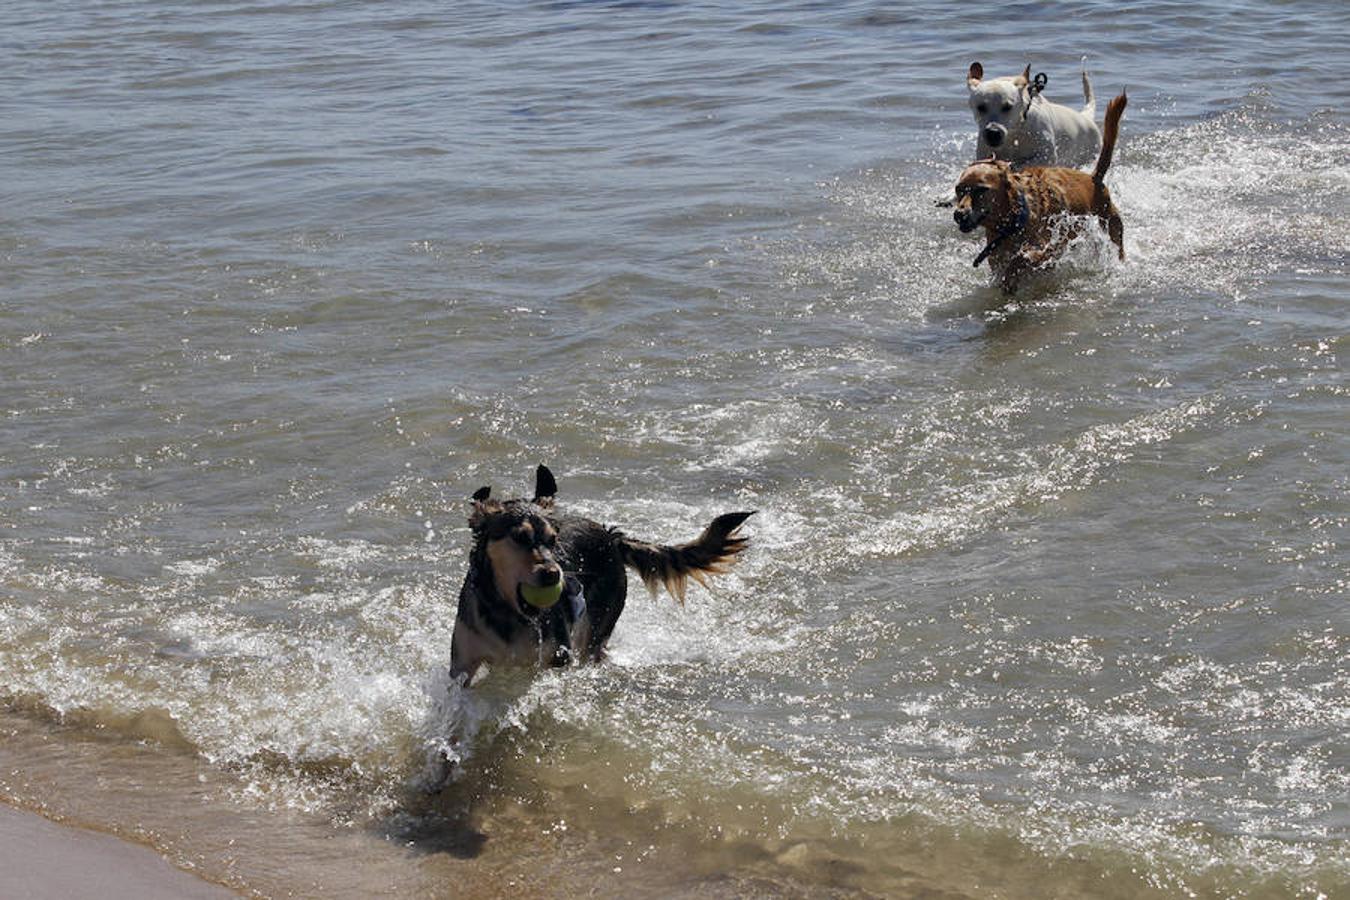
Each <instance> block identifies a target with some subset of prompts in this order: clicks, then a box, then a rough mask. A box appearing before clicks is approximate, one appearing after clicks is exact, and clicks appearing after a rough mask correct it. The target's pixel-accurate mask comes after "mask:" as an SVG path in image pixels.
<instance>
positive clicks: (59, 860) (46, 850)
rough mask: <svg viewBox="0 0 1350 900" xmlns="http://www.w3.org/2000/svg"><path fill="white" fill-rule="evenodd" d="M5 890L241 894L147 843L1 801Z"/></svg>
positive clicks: (115, 899) (49, 898)
mask: <svg viewBox="0 0 1350 900" xmlns="http://www.w3.org/2000/svg"><path fill="white" fill-rule="evenodd" d="M0 871H3V872H4V875H3V876H0V893H3V895H4V896H5V897H6V898H8V900H81V898H94V897H98V898H102V900H119V898H127V900H131V898H136V900H158V898H163V900H181V898H188V900H197V898H200V900H225V898H231V897H238V896H239V895H238V894H236V893H234V892H233V891H231V890H229V889H228V888H225V887H222V886H220V885H216V884H211V883H210V882H206V881H202V880H201V879H200V878H196V877H194V876H192V875H190V874H188V873H187V872H184V871H182V870H181V869H177V868H175V867H174V866H172V865H170V864H169V862H168V861H167V860H165V859H164V858H163V857H161V856H160V855H159V854H158V853H155V852H154V851H153V850H151V849H150V848H148V847H142V846H140V845H137V844H133V843H130V842H128V841H124V840H121V839H120V838H116V837H113V836H112V835H109V834H101V833H99V832H96V831H89V830H87V829H84V828H74V827H69V826H65V825H58V824H57V823H55V822H52V821H51V820H49V819H45V818H43V817H42V816H40V815H37V814H36V813H31V812H26V811H24V810H20V809H15V808H13V807H10V806H4V805H0Z"/></svg>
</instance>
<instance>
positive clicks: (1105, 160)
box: [1092, 91, 1129, 184]
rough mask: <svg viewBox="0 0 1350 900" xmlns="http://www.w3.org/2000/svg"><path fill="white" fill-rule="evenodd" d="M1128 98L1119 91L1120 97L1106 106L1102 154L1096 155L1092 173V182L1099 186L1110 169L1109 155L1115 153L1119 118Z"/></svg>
mask: <svg viewBox="0 0 1350 900" xmlns="http://www.w3.org/2000/svg"><path fill="white" fill-rule="evenodd" d="M1127 102H1129V98H1128V97H1126V96H1125V92H1124V91H1121V92H1120V96H1118V97H1116V98H1115V99H1114V100H1112V101H1111V102H1110V103H1108V104H1106V121H1105V122H1103V123H1102V152H1101V153H1100V154H1098V155H1097V168H1096V169H1094V170H1093V172H1092V180H1093V181H1095V182H1096V183H1097V184H1101V183H1102V182H1103V181H1104V180H1105V179H1106V170H1107V169H1109V168H1111V155H1112V154H1113V153H1115V152H1116V139H1117V138H1118V137H1120V117H1121V116H1122V115H1124V114H1125V104H1126V103H1127Z"/></svg>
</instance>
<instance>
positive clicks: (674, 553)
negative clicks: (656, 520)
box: [619, 512, 754, 603]
mask: <svg viewBox="0 0 1350 900" xmlns="http://www.w3.org/2000/svg"><path fill="white" fill-rule="evenodd" d="M753 515H754V513H753V512H734V513H726V514H725V515H721V516H718V517H717V518H716V519H713V521H712V524H711V525H709V526H708V527H707V528H705V529H704V531H703V534H701V535H699V537H698V539H697V540H694V541H690V542H689V543H687V544H679V545H677V546H673V547H670V546H661V545H657V544H648V543H645V542H643V541H635V540H633V539H632V538H629V537H624V538H623V539H622V540H620V542H619V547H620V552H621V553H622V554H623V561H624V563H625V564H626V565H627V566H629V567H630V568H632V569H633V570H634V571H636V572H637V573H638V575H639V576H640V577H641V578H642V583H643V584H645V585H647V587H648V589H649V590H651V591H652V593H655V592H656V590H657V588H660V587H664V588H665V589H666V590H667V591H668V592H669V593H670V595H671V596H672V597H674V598H675V599H676V600H678V601H680V603H684V591H685V587H686V585H687V584H688V579H690V578H692V579H694V580H695V581H697V582H698V583H699V584H701V585H703V586H704V587H707V582H706V581H704V580H703V576H705V575H720V574H721V573H723V572H725V571H727V567H728V566H730V565H731V563H732V561H733V560H735V558H736V556H737V555H738V554H739V553H740V552H741V551H742V550H744V549H745V547H746V545H747V544H749V543H750V539H749V538H746V537H741V536H740V535H737V534H736V533H735V532H736V529H737V528H740V527H741V524H742V523H743V522H744V521H745V520H746V519H748V518H750V517H751V516H753Z"/></svg>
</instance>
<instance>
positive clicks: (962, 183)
mask: <svg viewBox="0 0 1350 900" xmlns="http://www.w3.org/2000/svg"><path fill="white" fill-rule="evenodd" d="M1125 103H1126V97H1125V94H1124V93H1122V94H1121V95H1120V96H1119V97H1116V98H1115V99H1114V100H1112V101H1111V102H1110V104H1108V105H1107V107H1106V122H1105V125H1104V127H1103V129H1102V150H1101V153H1100V154H1099V155H1098V157H1097V166H1096V168H1095V169H1094V170H1093V172H1092V174H1088V173H1086V172H1080V171H1078V170H1077V169H1066V168H1061V167H1058V166H1034V167H1032V168H1028V169H1022V170H1020V171H1016V170H1014V169H1013V167H1012V166H1011V165H1010V164H1009V163H1007V162H1006V161H1004V160H995V159H986V160H980V161H978V162H974V163H971V164H970V165H969V166H968V167H966V170H965V171H964V172H962V173H961V178H960V179H959V180H958V181H957V182H956V211H955V212H954V213H952V216H953V218H954V219H956V224H957V225H958V226H959V227H960V229H961V231H962V232H971V231H974V230H975V229H976V228H979V227H980V226H983V227H984V231H985V235H986V237H987V239H988V240H987V242H986V243H985V245H984V249H983V250H982V251H980V255H979V256H977V257H975V265H977V266H978V265H979V264H980V263H982V262H984V260H985V259H986V258H988V260H989V267H990V268H991V269H993V271H994V275H995V277H996V278H997V279H998V283H999V285H1000V286H1001V287H1002V288H1003V290H1004V292H1005V293H1009V294H1010V293H1012V292H1013V291H1015V290H1017V285H1018V283H1019V282H1020V281H1021V279H1022V278H1023V276H1025V275H1026V274H1027V273H1029V272H1032V271H1035V270H1037V269H1046V268H1049V267H1050V266H1052V265H1053V264H1054V261H1055V259H1056V258H1058V257H1059V255H1060V254H1061V253H1063V252H1064V248H1065V247H1067V246H1068V243H1069V241H1070V240H1071V239H1072V238H1073V237H1074V236H1075V235H1076V234H1077V233H1078V231H1079V229H1080V225H1079V224H1078V223H1076V222H1072V221H1061V220H1062V219H1066V218H1069V217H1075V216H1077V217H1082V216H1096V217H1097V220H1098V221H1099V222H1100V223H1101V226H1102V228H1104V229H1106V232H1107V234H1109V235H1110V236H1111V241H1112V243H1114V244H1115V245H1116V248H1117V250H1118V251H1119V254H1120V258H1121V259H1122V260H1123V259H1124V258H1125V226H1124V225H1123V224H1122V223H1121V221H1120V212H1119V211H1118V210H1117V209H1116V206H1115V204H1114V203H1112V202H1111V192H1110V191H1108V190H1107V189H1106V183H1105V179H1106V171H1107V169H1109V168H1110V167H1111V156H1112V154H1113V153H1114V152H1115V148H1116V139H1117V138H1118V137H1119V136H1120V117H1121V115H1122V114H1123V113H1124V112H1125Z"/></svg>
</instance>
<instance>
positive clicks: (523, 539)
mask: <svg viewBox="0 0 1350 900" xmlns="http://www.w3.org/2000/svg"><path fill="white" fill-rule="evenodd" d="M511 540H513V541H515V542H516V543H517V544H519V545H520V546H522V547H528V546H530V545H531V544H532V543H534V540H533V535H531V534H530V533H529V532H528V531H525V530H524V529H521V530H520V531H513V532H511Z"/></svg>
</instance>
